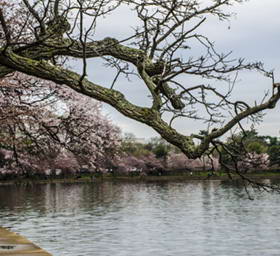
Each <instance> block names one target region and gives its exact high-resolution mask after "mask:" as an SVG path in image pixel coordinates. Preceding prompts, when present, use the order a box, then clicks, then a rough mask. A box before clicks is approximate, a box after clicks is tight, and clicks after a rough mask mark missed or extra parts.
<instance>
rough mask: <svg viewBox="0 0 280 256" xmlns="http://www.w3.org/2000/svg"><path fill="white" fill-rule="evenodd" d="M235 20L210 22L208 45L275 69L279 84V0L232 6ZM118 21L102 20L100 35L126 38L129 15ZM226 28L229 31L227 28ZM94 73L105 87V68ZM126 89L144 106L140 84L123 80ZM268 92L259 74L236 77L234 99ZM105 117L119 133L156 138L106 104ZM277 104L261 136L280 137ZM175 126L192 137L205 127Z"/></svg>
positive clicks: (255, 0) (123, 13) (248, 98)
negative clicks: (210, 42) (214, 45)
mask: <svg viewBox="0 0 280 256" xmlns="http://www.w3.org/2000/svg"><path fill="white" fill-rule="evenodd" d="M232 10H233V11H234V12H236V16H235V17H232V19H231V20H230V22H222V23H221V22H219V21H217V20H215V21H212V20H211V21H209V22H208V24H206V25H205V28H204V29H205V31H207V35H208V36H209V38H210V39H211V40H212V41H215V43H216V48H217V49H218V50H221V51H225V52H228V51H231V50H232V51H233V56H234V57H237V58H239V57H244V58H246V60H248V61H262V62H264V63H265V67H266V68H267V69H268V70H271V69H274V71H275V76H276V82H280V30H279V28H280V17H279V11H280V1H279V0H250V1H248V2H246V3H243V4H236V5H235V7H233V8H232ZM116 15H117V20H115V21H114V22H113V23H112V21H111V20H110V19H106V20H104V22H102V31H101V32H100V35H99V36H100V37H101V38H102V37H106V36H110V37H112V36H114V37H116V38H117V39H121V38H124V37H125V36H126V33H127V31H129V30H128V29H127V28H131V26H133V24H135V20H134V19H133V16H131V13H130V12H127V11H125V10H120V11H119V13H117V14H116ZM229 27H230V29H229ZM90 65H92V66H91V68H92V69H93V70H94V72H92V73H91V74H89V78H90V79H91V80H92V81H93V82H98V83H99V84H104V83H108V81H107V80H106V78H108V76H110V75H109V73H108V70H106V68H104V67H103V68H100V67H98V68H95V64H93V63H90ZM121 83H122V84H123V85H122V86H125V87H126V88H129V89H125V93H126V95H127V98H128V99H131V100H133V102H134V103H136V104H141V103H143V102H148V101H149V99H148V98H147V91H146V90H145V89H144V87H143V86H136V85H135V84H134V83H130V82H128V81H126V80H125V79H123V80H121ZM270 88H271V81H270V80H268V79H264V78H263V77H262V76H261V75H260V74H257V73H248V72H247V73H245V74H243V73H242V74H240V75H239V79H238V84H237V88H236V90H235V93H236V97H237V96H238V97H240V99H243V100H245V101H249V102H251V101H253V100H254V99H258V100H260V99H261V98H262V96H263V94H264V91H265V90H267V89H270ZM103 111H104V113H106V114H108V116H109V117H110V119H111V120H112V121H113V122H114V123H115V124H117V125H118V126H119V127H120V128H121V129H122V131H123V132H131V133H134V134H135V135H136V136H137V137H139V138H150V137H153V136H157V133H156V132H154V131H153V130H152V129H151V128H149V127H147V126H146V125H144V124H140V123H138V122H136V121H133V120H131V119H128V118H126V117H124V116H123V115H122V114H120V113H118V112H117V111H116V110H114V109H113V108H112V107H110V106H108V105H105V104H104V107H103ZM279 112H280V103H279V104H278V105H277V107H276V108H275V109H273V110H269V111H268V112H267V115H266V116H265V118H264V122H263V123H262V124H260V125H259V126H258V127H256V128H257V130H258V131H259V133H260V134H262V135H271V136H280V133H279V131H280V114H279ZM176 128H177V129H178V130H179V131H181V132H182V133H184V134H190V133H192V132H195V130H199V129H203V128H204V127H203V126H201V125H200V124H198V123H193V122H191V123H189V122H180V121H179V122H177V123H176Z"/></svg>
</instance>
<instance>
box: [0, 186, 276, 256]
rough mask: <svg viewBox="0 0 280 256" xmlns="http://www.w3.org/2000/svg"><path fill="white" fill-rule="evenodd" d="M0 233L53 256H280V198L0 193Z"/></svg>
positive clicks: (148, 192)
mask: <svg viewBox="0 0 280 256" xmlns="http://www.w3.org/2000/svg"><path fill="white" fill-rule="evenodd" d="M0 226H4V227H10V228H11V229H12V230H13V231H16V232H19V233H20V234H22V235H24V236H26V237H27V238H28V239H30V240H31V241H33V242H34V243H36V244H38V245H39V246H41V247H43V248H44V249H46V250H47V251H49V252H50V253H52V254H53V255H54V256H66V255H67V256H111V255H112V256H132V255H133V256H173V255H174V256H176V255H178V256H213V255H214V256H234V255H238V256H240V255H242V256H244V255H252V256H258V255H260V256H266V255H268V256H273V255H275V256H276V255H277V256H279V255H280V195H278V194H266V193H264V194H255V200H253V201H251V200H249V199H248V197H247V196H246V194H245V193H244V191H243V190H242V188H241V187H239V186H237V185H233V184H229V183H221V182H219V181H205V182H200V181H197V182H187V183H176V182H165V183H112V182H106V183H101V184H94V183H92V184H47V185H34V186H0Z"/></svg>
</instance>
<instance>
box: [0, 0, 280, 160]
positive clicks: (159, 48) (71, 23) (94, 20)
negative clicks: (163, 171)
mask: <svg viewBox="0 0 280 256" xmlns="http://www.w3.org/2000/svg"><path fill="white" fill-rule="evenodd" d="M242 2H244V1H242V0H207V1H198V0H193V1H189V0H171V1H158V0H147V1H146V0H145V1H142V0H141V1H140V0H129V1H128V0H110V1H109V0H96V1H91V0H83V1H81V0H73V1H66V0H45V1H43V0H10V1H9V2H7V1H5V0H1V4H2V6H1V9H0V10H1V11H0V24H1V28H0V29H1V33H0V46H1V49H0V77H5V76H7V75H10V74H12V73H13V72H15V71H18V72H22V73H25V74H28V75H31V76H34V77H38V78H41V79H46V80H50V81H52V82H54V83H56V84H58V85H66V86H68V87H69V88H72V89H73V90H75V91H77V92H78V93H80V94H83V95H87V96H89V97H92V98H94V99H97V100H99V101H102V102H105V103H107V104H110V105H111V106H113V107H114V108H115V109H117V110H118V111H119V112H121V113H122V114H124V115H125V116H127V117H129V118H132V119H134V120H136V121H139V122H142V123H144V124H146V125H148V126H150V127H152V128H153V129H154V130H155V131H157V132H158V133H159V134H160V135H161V137H162V138H164V139H165V140H167V141H168V142H170V143H171V144H173V145H175V146H177V147H178V148H180V150H181V151H182V152H183V153H184V154H185V155H186V156H187V157H188V158H192V159H195V158H199V157H201V156H203V155H204V154H205V153H207V154H210V153H211V152H210V151H212V150H213V149H214V148H216V149H217V147H218V146H219V145H221V144H223V142H222V141H221V140H220V138H221V137H222V136H223V135H227V134H229V133H230V132H231V131H232V129H234V128H235V127H240V126H242V121H243V120H249V121H251V122H257V121H260V119H261V114H262V112H263V111H265V110H269V109H272V108H274V107H275V106H276V104H277V102H278V101H279V99H280V84H279V83H277V82H276V81H274V74H273V72H270V71H267V70H265V69H264V67H263V64H262V63H260V62H255V63H246V62H245V61H244V59H242V58H240V59H238V58H234V57H231V53H230V52H229V53H220V52H219V51H218V50H217V49H216V47H215V45H214V43H213V42H212V41H211V40H210V38H208V37H207V35H206V34H204V33H202V32H201V31H203V30H201V28H202V27H203V26H204V25H205V23H206V20H207V18H208V17H212V18H216V19H217V20H219V21H223V20H228V19H229V18H230V17H231V12H228V10H229V9H230V8H228V7H230V6H232V5H233V4H238V3H242ZM124 9H125V10H126V11H127V12H129V13H131V17H132V19H135V20H136V21H135V23H134V24H135V25H134V26H133V30H128V31H126V33H125V36H124V35H123V34H124V33H121V35H119V36H114V37H112V35H105V37H104V33H102V31H101V29H100V26H99V25H100V23H102V20H104V18H106V19H109V17H115V18H116V19H118V15H119V13H118V11H120V10H124ZM114 15H115V16H114ZM113 23H114V21H112V24H113ZM128 27H129V28H131V23H130V22H129V24H128ZM131 31H132V32H131ZM128 32H130V34H129V33H128ZM192 48H195V49H198V51H192ZM197 52H198V53H197ZM71 58H75V59H79V60H80V61H81V62H82V70H81V71H80V72H78V71H77V70H73V69H71V68H70V67H69V64H70V62H69V61H68V60H69V59H71ZM89 59H98V60H100V61H103V62H104V63H105V65H106V67H107V68H108V70H110V72H113V71H112V69H113V70H114V72H115V74H116V76H115V77H114V78H112V81H111V82H108V81H107V82H104V83H103V84H101V85H100V84H99V83H98V82H94V81H90V80H89V77H90V72H91V70H90V65H89V64H88V60H89ZM110 68H111V69H110ZM242 70H255V71H258V73H260V74H262V75H264V76H266V77H268V78H269V79H271V90H270V92H269V93H266V94H265V95H264V96H265V97H264V99H262V100H260V101H259V102H257V101H255V102H254V103H252V104H250V103H248V102H244V101H242V100H239V99H235V98H233V97H232V90H233V88H234V85H235V82H236V73H237V72H240V71H242ZM108 73H109V72H108ZM120 77H126V78H128V79H131V78H134V79H135V80H133V81H138V82H137V84H138V86H142V87H143V88H145V89H146V91H147V92H148V93H149V97H150V98H149V99H150V102H149V103H148V104H142V105H141V104H139V105H137V104H135V103H134V102H133V101H130V100H129V99H128V97H126V95H125V91H126V90H125V89H126V83H125V82H123V81H124V80H123V79H120V80H119V78H120ZM190 77H197V78H200V81H201V82H199V83H197V84H196V83H190V80H189V78H190ZM135 83H136V82H135ZM61 87H62V86H61ZM252 90H254V88H252ZM143 102H145V101H143ZM201 109H204V111H201ZM178 118H181V119H182V118H184V120H186V126H191V121H193V120H195V121H201V122H203V123H205V124H206V132H205V133H204V134H200V133H198V132H195V131H194V133H193V134H187V135H185V134H182V133H181V132H179V131H177V130H176V129H175V128H174V120H176V119H178Z"/></svg>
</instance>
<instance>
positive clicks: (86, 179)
mask: <svg viewBox="0 0 280 256" xmlns="http://www.w3.org/2000/svg"><path fill="white" fill-rule="evenodd" d="M231 176H232V178H233V179H236V180H237V179H240V177H239V176H238V175H236V174H232V175H231ZM246 176H247V177H248V178H251V179H280V171H257V172H252V173H248V174H246ZM191 180H229V177H228V175H227V174H226V173H224V172H217V173H216V174H214V175H211V174H209V173H208V172H205V171H203V172H195V173H185V174H181V175H178V174H174V175H172V174H169V175H146V176H143V175H113V174H104V175H98V176H95V175H86V174H85V175H77V176H69V177H65V176H64V177H48V178H40V177H37V176H34V177H28V178H26V177H20V178H15V177H13V178H10V179H0V185H12V184H15V185H29V184H30V185H31V184H48V183H95V182H96V183H98V182H104V181H114V182H160V181H164V182H167V181H178V182H183V181H191Z"/></svg>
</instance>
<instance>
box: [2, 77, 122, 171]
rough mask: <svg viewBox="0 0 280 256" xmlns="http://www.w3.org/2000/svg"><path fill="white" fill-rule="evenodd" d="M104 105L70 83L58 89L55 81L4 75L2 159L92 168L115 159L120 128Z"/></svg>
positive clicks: (39, 165) (27, 165)
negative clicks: (5, 76) (102, 109)
mask: <svg viewBox="0 0 280 256" xmlns="http://www.w3.org/2000/svg"><path fill="white" fill-rule="evenodd" d="M100 107H101V105H100V103H99V102H97V101H95V100H93V99H90V98H87V97H85V96H83V95H81V94H77V93H76V92H75V91H73V90H71V89H70V88H68V87H60V88H59V90H57V85H56V84H54V83H51V82H46V81H43V80H39V79H34V78H32V77H29V76H27V75H24V74H21V73H14V74H13V75H12V76H9V77H7V78H5V79H2V80H1V83H0V119H1V123H0V133H1V138H0V147H1V148H2V154H3V157H2V158H4V159H5V157H6V158H7V159H9V160H12V159H13V160H14V161H4V162H5V164H6V167H10V168H15V167H24V168H25V169H26V168H29V169H36V168H37V169H38V168H39V169H49V168H62V167H64V168H66V169H67V166H68V167H69V168H68V169H70V166H71V169H73V168H76V169H79V168H80V167H81V166H83V165H87V166H88V168H91V167H98V166H99V165H101V164H103V162H104V161H106V158H113V157H114V155H115V154H116V152H117V149H118V145H119V143H120V131H119V129H118V128H117V127H116V126H114V125H113V124H111V122H110V121H109V120H108V119H107V118H106V117H104V116H102V115H101V112H100ZM3 149H4V151H3ZM7 155H10V157H9V156H7ZM43 163H44V164H43ZM7 165H8V166H7ZM30 166H32V168H30ZM36 166H37V167H36Z"/></svg>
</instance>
